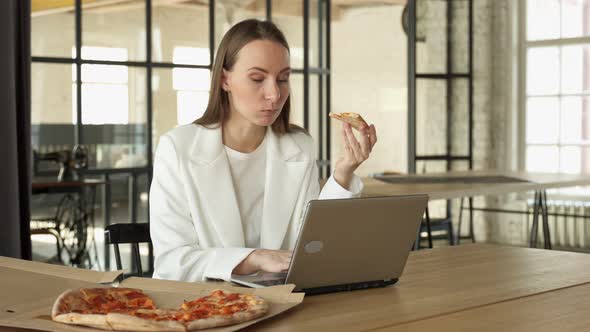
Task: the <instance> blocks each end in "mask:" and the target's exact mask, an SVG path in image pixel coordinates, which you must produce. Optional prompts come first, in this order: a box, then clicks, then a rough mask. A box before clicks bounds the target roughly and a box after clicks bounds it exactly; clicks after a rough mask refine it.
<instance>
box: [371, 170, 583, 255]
mask: <svg viewBox="0 0 590 332" xmlns="http://www.w3.org/2000/svg"><path fill="white" fill-rule="evenodd" d="M363 183H364V186H365V187H364V190H363V194H362V195H363V197H377V196H390V195H410V194H428V196H429V198H430V200H439V199H444V200H447V199H455V198H461V199H463V198H466V197H467V198H469V206H470V209H471V213H470V217H472V215H473V201H472V198H473V197H474V196H489V195H502V194H509V193H514V192H525V191H533V192H534V193H535V196H534V197H535V198H534V204H533V223H532V229H531V238H530V243H529V245H530V247H533V248H534V247H536V246H537V233H538V232H537V229H538V222H539V219H541V222H542V226H543V237H544V241H543V243H544V246H545V249H551V248H552V246H551V236H550V233H549V217H548V211H547V190H548V189H554V188H564V187H574V186H588V185H590V175H577V174H561V173H555V174H554V173H530V172H499V171H491V170H490V171H457V172H447V173H428V174H411V175H376V176H374V177H369V178H363ZM477 210H480V211H486V209H485V208H477ZM490 211H492V210H490ZM496 212H501V210H496Z"/></svg>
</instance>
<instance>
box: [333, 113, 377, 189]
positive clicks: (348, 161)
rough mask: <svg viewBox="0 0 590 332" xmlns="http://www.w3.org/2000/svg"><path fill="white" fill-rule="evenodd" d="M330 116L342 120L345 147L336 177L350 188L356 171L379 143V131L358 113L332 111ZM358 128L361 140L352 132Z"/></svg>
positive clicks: (339, 159)
mask: <svg viewBox="0 0 590 332" xmlns="http://www.w3.org/2000/svg"><path fill="white" fill-rule="evenodd" d="M330 117H332V118H334V119H338V120H340V121H342V136H343V139H344V149H343V152H342V154H341V155H340V158H338V160H337V161H336V166H335V169H334V179H335V180H336V182H338V183H339V184H340V185H341V186H342V187H344V188H348V187H349V186H350V182H351V180H352V175H353V173H354V171H355V170H356V169H357V168H358V167H359V166H360V165H361V164H362V163H363V162H364V161H365V160H367V159H369V156H370V155H371V151H372V150H373V146H375V143H377V131H376V129H375V126H374V125H368V124H367V122H365V120H364V119H363V118H362V117H361V116H360V115H359V114H356V113H331V114H330ZM352 128H354V129H356V130H357V131H358V132H359V134H360V142H359V140H357V139H356V137H355V135H354V134H353V132H352Z"/></svg>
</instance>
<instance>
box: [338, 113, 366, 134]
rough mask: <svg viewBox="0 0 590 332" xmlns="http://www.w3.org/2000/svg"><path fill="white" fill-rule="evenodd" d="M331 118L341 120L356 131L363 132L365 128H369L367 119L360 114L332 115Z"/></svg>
mask: <svg viewBox="0 0 590 332" xmlns="http://www.w3.org/2000/svg"><path fill="white" fill-rule="evenodd" d="M330 117H331V118H333V119H336V120H340V121H343V122H346V123H349V124H350V125H351V126H352V127H353V128H354V129H356V130H361V128H362V127H363V126H367V127H368V126H369V125H368V124H367V122H366V121H365V119H363V117H362V116H360V114H357V113H353V112H348V113H330Z"/></svg>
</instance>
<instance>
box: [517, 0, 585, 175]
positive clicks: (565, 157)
mask: <svg viewBox="0 0 590 332" xmlns="http://www.w3.org/2000/svg"><path fill="white" fill-rule="evenodd" d="M523 3H526V5H525V6H524V7H525V8H524V12H525V15H524V16H522V17H525V20H526V21H525V24H524V27H525V31H524V37H525V38H524V58H523V61H524V71H525V77H524V82H525V85H526V88H525V89H524V96H523V101H524V103H523V104H522V105H523V106H524V109H525V128H524V130H525V136H524V145H525V160H524V161H525V169H526V170H527V171H532V172H563V173H574V174H577V173H590V0H526V1H523Z"/></svg>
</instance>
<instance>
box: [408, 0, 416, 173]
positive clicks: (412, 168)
mask: <svg viewBox="0 0 590 332" xmlns="http://www.w3.org/2000/svg"><path fill="white" fill-rule="evenodd" d="M407 6H408V173H416V0H408V4H407Z"/></svg>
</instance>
